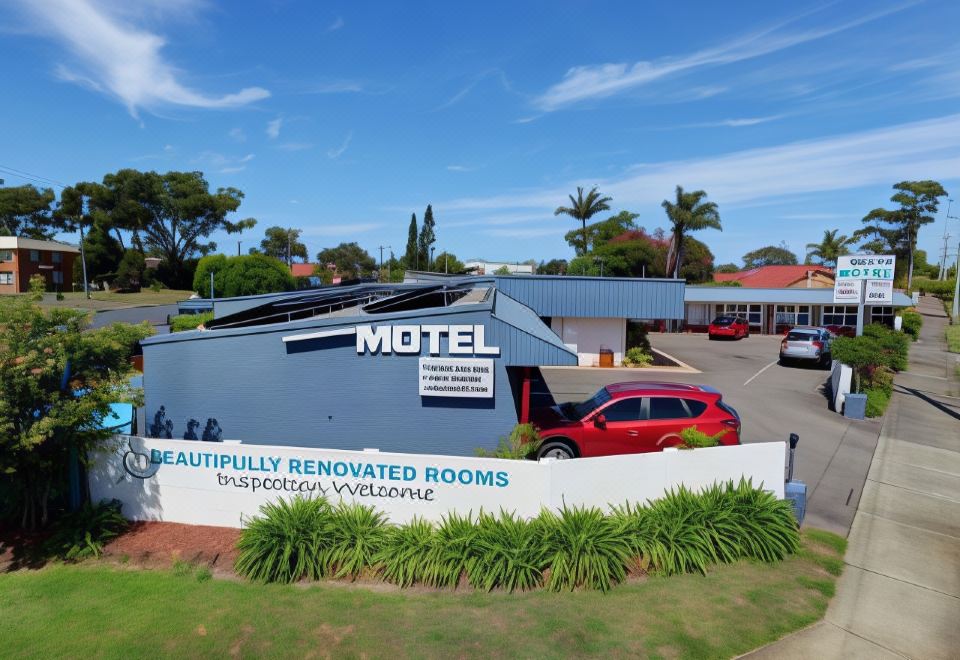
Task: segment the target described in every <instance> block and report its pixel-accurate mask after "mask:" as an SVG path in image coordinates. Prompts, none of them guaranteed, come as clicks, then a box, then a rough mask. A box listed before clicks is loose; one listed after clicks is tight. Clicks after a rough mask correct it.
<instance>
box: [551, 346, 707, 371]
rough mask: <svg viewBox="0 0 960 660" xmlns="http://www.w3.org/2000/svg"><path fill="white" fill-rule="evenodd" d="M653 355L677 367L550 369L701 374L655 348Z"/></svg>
mask: <svg viewBox="0 0 960 660" xmlns="http://www.w3.org/2000/svg"><path fill="white" fill-rule="evenodd" d="M651 350H652V351H653V352H654V353H656V354H658V355H662V356H663V357H665V358H667V359H668V360H670V361H672V362H676V363H677V364H678V365H680V366H679V367H585V366H580V365H577V366H572V367H550V368H551V369H556V370H558V371H559V370H565V369H593V370H597V371H603V372H605V373H631V374H644V373H657V372H659V373H667V374H702V373H703V372H702V371H700V370H699V369H697V368H696V367H691V366H690V365H689V364H687V363H686V362H684V361H683V360H680V359H678V358H675V357H674V356H672V355H670V354H669V353H664V352H663V351H660V350H657V349H656V348H654V349H651Z"/></svg>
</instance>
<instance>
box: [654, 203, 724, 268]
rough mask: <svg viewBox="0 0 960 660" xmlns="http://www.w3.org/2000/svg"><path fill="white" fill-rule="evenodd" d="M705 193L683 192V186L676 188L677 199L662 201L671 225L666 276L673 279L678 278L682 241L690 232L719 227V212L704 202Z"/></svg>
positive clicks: (713, 205) (711, 204)
mask: <svg viewBox="0 0 960 660" xmlns="http://www.w3.org/2000/svg"><path fill="white" fill-rule="evenodd" d="M706 196H707V193H706V192H704V191H703V190H694V191H693V192H684V190H683V186H677V199H676V201H674V202H671V201H669V200H666V199H665V200H663V204H662V205H661V206H663V208H664V210H665V211H666V212H667V217H668V218H670V223H671V224H672V225H673V227H672V233H673V237H672V239H671V243H670V254H669V255H668V256H667V274H669V273H671V272H672V273H673V276H674V277H675V278H679V277H680V264H681V263H683V239H684V237H685V236H686V235H687V234H689V233H690V232H692V231H699V230H701V229H718V230H720V231H723V227H721V226H720V211H718V210H717V205H716V204H715V203H714V202H705V201H703V198H704V197H706Z"/></svg>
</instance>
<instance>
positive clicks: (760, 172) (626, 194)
mask: <svg viewBox="0 0 960 660" xmlns="http://www.w3.org/2000/svg"><path fill="white" fill-rule="evenodd" d="M928 178H929V179H936V180H939V181H950V180H956V179H958V178H960V114H957V115H948V116H945V117H939V118H936V119H930V120H925V121H919V122H911V123H906V124H898V125H894V126H888V127H884V128H878V129H873V130H869V131H861V132H856V133H847V134H843V135H838V136H833V137H826V138H819V139H815V140H805V141H800V142H791V143H787V144H783V145H778V146H773V147H764V148H760V149H748V150H744V151H737V152H733V153H729V154H725V155H719V156H711V157H707V158H701V159H689V160H678V161H665V162H660V163H645V164H642V165H637V166H635V167H633V168H631V169H629V170H628V171H626V172H625V173H624V174H623V175H621V176H619V177H614V178H606V179H582V180H580V181H572V182H569V183H568V184H567V185H564V186H563V187H556V188H550V189H540V190H527V191H521V192H517V193H513V194H507V195H496V196H491V197H472V198H461V199H454V200H450V201H447V202H438V203H437V204H435V207H436V208H443V209H444V210H445V211H449V212H453V211H458V212H463V213H467V212H473V213H478V212H490V211H495V210H498V209H499V210H504V211H506V210H513V209H540V210H541V211H542V212H544V213H546V212H549V211H550V210H551V209H553V208H555V207H556V206H557V204H558V203H560V202H561V201H563V200H564V199H566V196H567V195H568V194H569V192H570V190H571V189H572V187H573V186H576V185H587V186H592V185H599V186H600V189H601V190H602V191H603V192H604V193H605V194H608V195H611V196H612V197H613V199H614V200H615V203H616V204H617V206H618V207H626V208H631V207H636V208H641V207H647V208H650V207H655V206H656V205H658V204H659V203H660V201H662V200H663V199H664V198H666V197H669V195H670V194H671V191H672V190H673V189H674V186H676V185H677V184H681V185H684V186H686V187H687V188H690V189H704V190H706V191H707V192H708V193H709V194H710V199H712V200H713V201H716V202H717V203H719V204H720V205H721V209H722V208H724V206H725V205H727V206H733V205H736V206H745V205H748V204H756V203H758V202H761V201H763V200H771V199H777V198H784V197H788V196H791V195H795V196H802V195H808V194H811V193H816V192H823V191H831V190H845V189H852V188H859V187H864V186H871V185H889V184H890V182H891V181H901V180H903V179H928Z"/></svg>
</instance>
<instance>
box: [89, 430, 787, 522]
mask: <svg viewBox="0 0 960 660" xmlns="http://www.w3.org/2000/svg"><path fill="white" fill-rule="evenodd" d="M151 455H155V456H156V457H158V458H159V459H165V460H162V461H161V462H160V463H153V464H151ZM91 458H92V459H93V460H92V463H91V466H90V470H89V483H90V492H91V497H92V499H93V500H94V501H99V500H101V499H112V498H117V499H119V500H120V501H121V502H123V514H124V515H125V516H126V517H127V518H130V519H132V520H164V521H169V522H180V523H187V524H194V525H215V526H220V527H241V526H242V525H243V521H245V520H248V519H249V518H250V517H251V516H254V515H256V514H257V512H258V510H259V507H260V506H261V505H262V504H264V503H266V502H269V501H272V500H275V499H276V498H278V497H288V498H289V497H293V496H294V495H296V494H297V493H299V492H302V491H300V490H299V489H300V488H303V486H302V484H306V485H307V486H309V487H311V488H313V489H314V490H313V494H319V493H321V492H323V494H325V495H326V496H327V497H328V498H329V499H330V501H332V502H337V501H339V500H341V499H343V500H347V501H358V502H362V503H364V504H371V505H374V506H375V507H376V508H377V509H379V510H381V511H383V512H384V513H385V514H386V515H387V516H388V517H389V519H390V520H392V521H393V522H398V523H399V522H405V521H408V520H410V519H412V518H413V517H414V516H421V517H423V518H425V519H427V520H433V521H439V520H440V519H441V517H442V516H443V515H444V514H446V513H448V512H451V511H456V512H459V513H462V514H467V513H470V512H473V513H474V514H476V513H477V512H478V511H480V510H481V509H483V510H485V511H494V512H496V511H499V510H500V509H501V508H502V509H504V510H508V511H514V512H516V513H517V514H518V515H520V516H523V517H525V518H531V517H534V516H536V515H537V514H538V513H539V512H540V510H541V508H542V507H547V508H552V509H557V508H560V507H562V506H564V505H567V506H572V505H586V506H597V507H600V508H603V509H606V508H608V507H610V506H616V505H620V504H623V503H624V502H632V503H642V502H644V501H645V500H647V499H654V498H657V497H660V496H661V495H662V494H663V493H664V492H665V491H666V490H668V489H670V488H675V487H677V486H679V485H680V484H685V485H687V486H688V487H690V488H693V489H698V488H701V487H703V486H706V485H709V484H712V483H714V482H718V481H727V480H731V479H732V480H735V481H738V480H739V479H740V478H741V477H746V478H748V479H752V480H753V483H754V484H755V485H757V486H760V485H761V484H762V485H763V487H764V488H765V489H767V490H769V491H771V492H773V493H774V494H775V495H776V496H777V497H778V498H781V499H782V498H783V471H784V458H785V444H784V443H783V442H771V443H763V444H749V445H739V446H732V447H713V448H709V449H696V450H693V451H677V450H671V451H664V452H661V453H655V454H635V455H628V456H610V457H603V458H582V459H577V460H571V461H557V460H545V461H541V462H539V463H535V462H533V461H508V460H501V459H489V458H468V457H459V456H428V455H414V454H388V453H379V452H376V451H363V452H356V451H337V450H318V449H305V448H298V447H277V446H263V445H241V444H231V443H206V442H196V441H190V440H159V439H153V438H149V439H148V438H139V437H130V436H118V437H117V438H116V439H115V441H114V443H113V445H112V446H111V447H109V448H108V449H105V450H104V451H102V452H99V453H97V454H95V455H94V456H92V457H91ZM178 459H180V462H181V464H177V461H178ZM191 459H192V460H193V462H194V463H199V465H196V466H192V465H190V462H191ZM233 460H237V461H240V462H245V463H244V465H242V466H240V465H237V466H235V465H233V463H232V461H233ZM221 461H227V462H228V463H229V464H228V465H225V466H224V467H220V465H221ZM291 461H299V463H298V464H297V465H300V466H301V467H302V466H303V465H305V464H306V461H321V462H324V461H330V465H331V467H334V466H335V464H338V465H340V466H346V467H345V469H347V470H348V474H347V476H343V477H339V476H313V475H310V476H307V475H302V474H297V473H296V471H295V470H292V469H291V467H292V464H291ZM183 463H186V464H183ZM204 463H208V464H204ZM125 464H126V465H127V466H128V468H129V469H125V468H124V465H125ZM367 465H370V466H371V467H370V468H369V469H372V470H374V472H375V473H376V474H374V475H367V476H363V474H362V473H360V475H359V476H353V475H352V474H350V473H349V470H350V468H351V467H353V468H354V469H359V470H364V469H367V468H366V466H367ZM261 466H262V467H266V468H268V469H267V470H260V469H259V468H260V467H261ZM381 466H382V467H381ZM241 468H242V469H241ZM391 469H392V470H393V473H392V474H391ZM431 469H432V470H436V471H437V474H438V475H447V476H450V475H457V476H458V477H463V478H464V479H465V478H466V475H475V474H477V472H478V471H479V472H480V473H482V474H490V475H492V482H491V484H489V485H478V484H476V483H470V484H467V483H462V482H458V483H443V482H442V480H441V481H440V482H439V483H438V482H435V481H431V480H430V479H429V478H428V475H429V472H428V471H429V470H431ZM381 470H383V472H382V473H381ZM443 470H452V471H453V472H446V473H444V472H443ZM131 473H135V474H137V475H139V476H138V477H135V476H132V475H131ZM391 476H394V477H397V478H396V479H393V480H391V478H390V477H391ZM405 477H410V478H409V479H405ZM441 479H442V477H441ZM458 481H459V480H458ZM498 483H500V484H501V485H497V484H498ZM348 487H349V488H353V489H356V488H360V487H364V488H367V489H374V490H376V491H379V490H380V489H383V488H386V489H390V488H394V489H399V488H407V489H410V491H411V492H409V493H402V494H401V493H399V492H392V495H391V491H389V490H388V491H386V495H387V496H386V497H377V496H374V495H372V494H371V493H370V492H369V491H368V490H364V491H359V492H357V493H356V494H350V493H349V492H348V490H347V488H348ZM338 489H339V494H338ZM428 491H429V492H428ZM412 492H416V493H417V494H418V495H419V496H421V497H428V498H429V499H415V498H412V497H410V496H409V495H410V494H412Z"/></svg>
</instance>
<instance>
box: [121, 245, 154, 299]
mask: <svg viewBox="0 0 960 660" xmlns="http://www.w3.org/2000/svg"><path fill="white" fill-rule="evenodd" d="M146 268H147V266H146V263H145V262H144V259H143V255H142V254H140V253H139V252H137V251H136V250H133V249H130V250H127V251H126V252H124V253H123V258H122V259H121V260H120V264H119V265H118V266H117V280H116V284H117V288H118V289H122V290H124V291H139V290H140V285H141V283H142V281H143V273H144V271H145V270H146Z"/></svg>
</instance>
